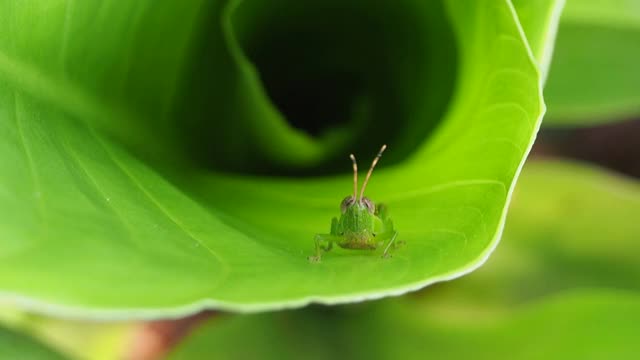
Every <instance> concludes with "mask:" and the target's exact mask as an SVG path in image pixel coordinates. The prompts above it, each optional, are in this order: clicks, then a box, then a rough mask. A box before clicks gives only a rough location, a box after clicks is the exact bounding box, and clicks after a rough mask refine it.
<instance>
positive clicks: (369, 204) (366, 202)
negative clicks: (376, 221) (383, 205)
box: [360, 197, 376, 214]
mask: <svg viewBox="0 0 640 360" xmlns="http://www.w3.org/2000/svg"><path fill="white" fill-rule="evenodd" d="M360 201H361V202H362V204H363V205H364V206H366V207H367V209H368V210H369V212H370V213H372V214H373V213H374V212H375V211H376V206H375V205H373V201H371V199H369V198H368V197H363V198H362V200H360Z"/></svg>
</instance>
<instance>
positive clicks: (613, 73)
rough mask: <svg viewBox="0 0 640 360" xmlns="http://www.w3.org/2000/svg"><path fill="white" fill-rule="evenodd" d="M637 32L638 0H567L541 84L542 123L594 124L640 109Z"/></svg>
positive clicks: (639, 34)
mask: <svg viewBox="0 0 640 360" xmlns="http://www.w3.org/2000/svg"><path fill="white" fill-rule="evenodd" d="M639 37H640V1H637V0H632V1H602V0H578V1H576V0H571V1H568V3H567V6H566V9H565V11H564V13H563V16H562V19H561V22H560V30H559V32H558V40H557V44H556V51H555V54H554V59H553V63H552V66H551V72H550V75H549V81H548V83H547V86H546V88H545V98H546V99H547V105H548V107H549V116H548V120H547V121H546V122H545V123H546V124H548V125H549V126H563V125H564V126H574V125H593V124H598V123H607V122H611V121H619V120H626V119H629V118H631V117H634V116H637V115H638V114H640V87H639V86H638V83H640V71H638V62H637V60H636V59H638V57H640V42H639V41H638V38H639Z"/></svg>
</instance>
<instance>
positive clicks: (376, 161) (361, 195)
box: [358, 145, 387, 201]
mask: <svg viewBox="0 0 640 360" xmlns="http://www.w3.org/2000/svg"><path fill="white" fill-rule="evenodd" d="M386 148H387V145H382V147H381V148H380V151H378V155H376V157H375V158H374V159H373V162H371V167H370V168H369V172H368V173H367V177H366V178H365V179H364V183H363V184H362V189H361V190H360V199H359V200H358V201H362V197H363V196H364V189H365V188H366V187H367V183H368V182H369V178H370V177H371V173H372V172H373V168H374V167H376V164H377V163H378V160H380V157H381V156H382V153H383V152H384V150H385V149H386Z"/></svg>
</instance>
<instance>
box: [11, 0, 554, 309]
mask: <svg viewBox="0 0 640 360" xmlns="http://www.w3.org/2000/svg"><path fill="white" fill-rule="evenodd" d="M154 3H155V2H151V1H149V2H136V3H135V4H133V3H132V4H129V5H126V6H115V5H114V6H111V5H106V4H104V5H102V3H101V2H100V3H98V2H89V1H87V2H83V3H82V4H78V3H75V2H73V3H72V2H64V1H61V0H59V1H57V2H47V6H36V5H37V4H39V5H42V4H44V3H43V2H42V1H37V0H33V1H32V2H31V3H30V4H31V5H29V6H27V5H21V6H18V5H15V4H14V3H11V2H9V3H3V4H2V5H0V12H2V13H3V14H11V16H10V17H9V18H11V19H12V21H10V22H3V23H2V24H1V25H0V26H1V27H0V34H2V35H1V37H0V54H2V58H1V59H2V61H0V77H2V79H3V81H2V82H0V154H1V155H0V156H1V159H2V163H3V166H4V167H3V169H4V171H2V172H1V173H0V204H1V205H0V238H2V239H3V241H2V243H1V245H0V294H1V296H0V297H1V298H2V299H4V300H9V301H11V302H14V303H16V304H18V305H19V306H21V307H25V308H29V309H32V310H35V311H38V312H47V313H50V314H55V315H72V316H92V317H101V318H105V317H108V318H123V317H159V316H178V315H182V314H186V313H191V312H195V311H198V310H201V309H203V308H218V309H227V310H234V311H261V310H268V309H276V308H282V307H297V306H303V305H305V304H308V303H310V302H320V303H326V304H334V303H344V302H353V301H361V300H364V299H372V298H379V297H383V296H388V295H397V294H402V293H405V292H407V291H411V290H416V289H419V288H422V287H424V286H427V285H429V284H432V283H434V282H437V281H442V280H448V279H453V278H456V277H459V276H461V275H463V274H465V273H468V272H470V271H472V270H474V269H475V268H477V267H478V266H480V265H481V264H482V263H483V262H484V261H485V260H486V259H487V257H488V256H489V255H490V253H491V251H492V250H493V249H494V248H495V246H496V245H497V243H498V241H499V239H500V233H501V229H502V227H503V223H504V219H505V216H506V208H507V205H508V202H509V198H510V195H511V192H512V190H513V188H514V186H515V181H516V178H517V176H518V173H519V169H520V168H521V166H522V164H523V162H524V159H525V157H526V155H527V153H528V151H529V149H530V147H531V145H532V143H533V139H534V137H535V133H536V132H537V129H538V127H539V123H540V120H541V117H542V114H543V112H544V105H543V103H542V99H541V96H540V93H541V90H540V76H539V74H538V71H537V69H536V66H535V61H534V59H533V56H532V55H531V52H530V50H529V48H528V46H527V44H526V42H525V39H524V37H523V35H522V30H521V28H520V26H519V24H518V22H517V17H516V14H515V11H514V9H513V7H512V6H511V5H510V3H509V2H507V1H496V2H491V3H476V2H468V3H462V2H458V1H446V2H444V7H442V6H440V5H439V3H430V4H429V5H425V3H424V2H411V1H407V2H403V3H401V4H402V5H399V4H394V5H387V6H386V7H381V8H380V9H378V11H377V12H376V14H378V15H377V16H380V14H391V13H390V11H391V10H396V9H402V10H403V12H400V13H401V14H405V15H406V14H407V13H408V14H414V15H416V16H418V15H420V16H427V15H425V14H430V15H428V16H434V17H436V18H439V19H447V20H448V22H449V23H448V24H447V23H444V24H441V25H442V27H441V28H439V30H440V31H442V32H446V31H453V33H454V34H455V41H456V47H457V54H458V57H457V59H452V58H450V59H449V63H452V62H453V61H454V60H456V61H457V62H456V64H457V73H456V75H457V82H456V84H455V92H454V94H453V98H452V100H451V104H450V105H449V107H448V108H447V112H446V115H445V116H444V118H443V119H442V120H441V122H440V123H439V124H438V125H437V127H436V128H435V129H434V130H433V132H432V133H430V134H429V136H428V138H427V139H425V137H426V134H427V133H428V131H427V130H428V129H430V126H431V127H432V125H433V124H431V125H429V124H430V121H433V120H434V119H432V118H430V117H429V114H431V115H433V113H434V112H433V109H431V108H430V107H431V105H429V106H426V105H424V104H426V103H424V102H423V100H424V93H423V92H422V90H423V88H422V87H416V86H417V85H412V84H413V81H412V80H411V78H410V77H407V76H409V75H411V74H413V72H412V70H411V68H404V67H403V66H404V65H405V64H404V63H403V62H401V61H400V60H397V59H396V60H397V61H399V62H398V63H397V64H396V63H392V64H391V68H394V69H395V67H396V66H397V67H398V69H403V70H402V74H404V76H405V77H400V78H401V79H403V82H402V83H398V86H400V85H402V87H400V90H398V91H401V92H406V93H407V94H410V95H411V97H410V100H411V101H410V102H409V103H407V104H404V105H405V107H403V108H402V110H403V111H406V112H407V113H410V114H412V115H411V117H410V119H411V120H410V121H409V122H408V123H407V124H409V125H410V126H409V127H407V128H403V130H402V131H400V132H399V134H400V137H401V140H399V141H398V142H397V144H398V149H399V150H397V151H398V154H400V153H405V155H406V154H409V153H410V154H411V156H410V157H401V156H399V155H394V150H393V149H394V148H393V147H390V150H389V154H388V155H389V158H390V159H393V158H394V156H396V157H397V159H396V160H400V159H402V161H401V162H397V163H396V164H395V165H394V166H389V167H387V168H382V169H379V170H377V171H376V173H375V174H374V176H373V179H372V182H371V184H370V187H369V192H368V195H369V196H370V197H371V198H372V199H374V200H376V201H381V202H384V203H386V204H388V206H389V208H390V213H391V216H392V217H393V219H394V222H395V225H396V227H397V229H398V230H399V232H400V237H399V239H400V240H404V241H406V243H407V245H406V246H405V247H404V248H401V249H400V250H398V252H397V253H396V254H395V256H394V257H393V258H392V259H390V260H382V259H380V257H379V256H378V255H376V254H371V253H365V252H353V251H352V252H348V251H335V252H332V253H330V254H327V255H326V256H325V258H324V259H323V262H322V263H321V264H310V263H309V262H308V261H307V260H306V257H307V256H308V255H310V254H311V252H312V249H313V241H312V239H313V235H314V234H315V233H318V232H326V231H327V230H328V228H329V224H330V221H331V217H333V216H336V215H338V213H339V210H338V205H339V202H340V200H341V199H342V197H343V196H344V195H345V194H346V193H348V192H349V191H350V189H351V185H350V183H351V180H350V176H349V175H347V174H345V175H341V176H333V177H315V178H294V177H289V178H267V177H259V176H248V175H247V176H240V175H229V174H227V175H223V174H222V173H221V172H213V171H210V170H207V169H206V168H204V167H202V166H197V165H195V164H193V162H191V161H190V160H187V159H186V158H182V156H184V154H183V152H181V150H183V149H182V148H175V147H177V146H178V144H180V143H181V140H179V139H176V137H179V136H178V135H175V134H173V133H172V130H171V129H172V126H177V124H178V123H179V122H180V119H181V117H180V116H177V117H172V116H170V115H168V114H171V113H173V112H172V109H173V110H175V111H177V112H178V113H181V112H180V111H178V110H176V109H182V108H183V107H184V106H185V104H188V101H187V100H188V97H189V96H190V95H192V94H198V93H201V90H203V87H202V86H204V85H202V84H200V85H198V84H196V85H198V86H196V85H193V83H192V82H191V80H187V79H186V78H188V76H187V75H184V74H185V73H188V72H189V71H195V70H197V69H199V67H198V66H197V65H198V64H199V63H198V61H199V60H200V57H199V56H195V55H194V54H196V55H199V54H200V51H202V49H200V48H198V46H195V45H193V46H191V45H188V44H195V43H199V42H198V40H197V39H202V38H205V39H208V38H209V37H210V38H211V39H212V42H213V44H214V45H215V44H217V45H220V44H219V43H218V42H216V41H217V40H216V39H218V38H222V37H223V34H222V33H221V32H222V31H221V30H220V29H217V28H216V29H217V30H216V31H217V32H216V31H213V30H211V29H210V28H208V27H206V26H203V24H202V23H199V22H198V21H205V20H206V21H208V20H210V19H209V15H210V14H213V15H216V16H217V15H220V14H222V10H221V9H222V5H221V4H222V3H214V4H210V5H208V6H205V5H202V4H200V3H196V2H188V3H186V4H183V3H180V4H178V3H176V4H173V3H163V5H162V6H159V7H156V6H151V4H154ZM172 4H173V5H172ZM434 4H435V5H434ZM401 6H402V7H401ZM309 9H311V10H313V8H307V13H306V14H307V15H306V16H307V18H297V17H294V18H291V19H286V20H287V21H302V22H304V21H306V20H308V19H309V18H313V17H314V14H315V13H314V12H313V11H311V10H309ZM355 9H360V11H362V6H361V7H359V8H355ZM199 10H202V11H204V14H206V15H207V16H205V15H202V16H198V15H196V14H199ZM352 10H353V9H352ZM383 10H388V11H383ZM430 10H436V11H441V12H440V13H438V12H432V11H431V12H430ZM309 11H311V12H309ZM354 11H355V10H354ZM365 14H366V13H365ZM213 15H212V16H213ZM445 16H446V17H445ZM249 18H250V17H249ZM225 19H226V18H225ZM395 19H396V20H397V21H405V20H406V19H404V18H399V17H396V18H395ZM420 19H423V18H422V17H421V18H420ZM238 21H239V25H238V27H239V29H240V30H238V33H237V34H238V36H239V37H240V36H241V35H242V31H241V29H244V27H243V26H244V25H242V24H243V23H242V21H241V20H238ZM182 23H184V27H183V26H182ZM402 23H403V22H402ZM436 23H437V22H436ZM440 23H442V21H441V22H440ZM88 24H91V25H92V26H91V27H90V28H91V29H92V30H87V31H83V30H84V29H85V28H86V27H88V26H89V25H88ZM102 24H108V25H102ZM398 24H400V23H398ZM170 25H171V26H170ZM179 25H180V26H179ZM225 26H226V25H225ZM247 26H248V25H247ZM449 26H450V27H451V29H449V28H448V27H449ZM174 28H179V29H180V30H179V31H178V32H176V33H174V32H173V29H174ZM24 29H28V30H24ZM107 29H108V30H107ZM225 29H227V27H225ZM214 30H215V29H214ZM422 30H424V31H426V30H425V29H422ZM431 30H434V31H435V30H438V29H431ZM247 31H248V30H247ZM94 32H95V33H94ZM11 34H20V35H19V36H10V35H11ZM440 35H441V34H440V33H437V32H436V33H430V34H429V38H430V39H431V41H436V40H437V39H440V37H439V36H440ZM345 36H346V35H345ZM421 39H423V38H421ZM391 43H393V41H391ZM214 45H211V46H213V47H214V48H213V49H209V51H210V52H212V53H209V56H212V57H213V58H216V59H218V58H217V57H215V56H213V55H212V54H218V52H216V51H214V50H216V49H217V50H220V49H218V48H216V47H215V46H217V45H215V46H214ZM450 45H451V44H440V46H443V47H446V46H450ZM232 46H233V45H232ZM194 48H198V49H200V50H198V51H196V50H193V49H194ZM351 48H352V47H351ZM185 49H190V50H185ZM232 49H233V47H232ZM349 49H350V47H347V49H346V50H345V49H343V50H342V51H347V52H348V50H349ZM429 49H430V48H428V47H425V49H421V51H428V50H429ZM156 50H157V52H156ZM220 54H221V55H220V57H221V58H222V59H223V60H220V63H219V64H218V63H214V67H213V70H212V71H214V72H216V73H218V72H219V73H220V74H222V73H225V71H226V70H228V69H229V67H224V66H223V65H224V64H225V63H226V60H224V59H225V56H227V55H228V54H227V55H224V52H220ZM156 55H157V56H159V57H160V58H161V59H160V60H159V62H156V61H155V59H156V58H155V56H156ZM423 55H424V54H423ZM51 59H58V60H59V61H57V62H56V61H53V60H51ZM226 59H227V60H229V59H231V60H234V61H239V62H242V61H246V59H245V60H243V59H241V58H238V54H236V55H235V56H230V57H227V58H226ZM231 60H229V61H231ZM147 63H148V66H147ZM244 65H247V64H244ZM234 66H235V65H234ZM165 68H166V71H167V74H166V76H165V74H163V71H164V69H165ZM231 68H233V66H231ZM235 68H236V69H237V68H238V67H237V66H236V67H235ZM241 68H242V69H246V68H245V67H241ZM180 69H188V70H189V71H186V70H184V71H181V70H180ZM225 69H226V70H225ZM243 71H244V70H243ZM431 71H432V72H433V73H437V71H434V70H433V69H431ZM427 73H431V72H427ZM235 74H236V75H237V73H235ZM243 74H244V73H243ZM246 75H247V74H244V75H242V76H240V75H238V76H239V77H237V78H236V77H234V78H233V79H232V80H228V81H229V82H230V83H231V84H236V83H237V84H238V88H235V87H233V88H234V89H239V90H238V91H239V92H240V95H238V94H235V93H234V92H233V91H226V90H227V89H226V88H221V87H218V88H217V90H216V92H214V93H213V95H214V99H215V101H216V104H217V103H218V102H220V103H223V102H225V101H229V102H230V103H233V104H235V105H234V106H237V108H238V109H240V108H244V109H250V105H252V104H253V103H254V102H256V101H258V100H256V99H257V98H256V97H255V96H257V95H256V94H255V93H251V94H249V95H251V96H249V95H247V94H246V93H245V92H247V91H249V90H247V89H254V90H255V91H257V90H256V88H255V86H257V85H256V83H252V84H253V85H251V84H249V85H247V84H244V85H242V84H243V83H244V82H245V81H247V80H246V78H245V77H246ZM202 76H203V77H204V78H206V77H207V76H209V75H207V74H203V75H202ZM185 77H186V78H185ZM391 78H394V79H395V78H396V76H392V77H391ZM242 79H244V80H242ZM405 80H406V81H405ZM440 80H442V79H440ZM225 81H227V80H225ZM223 83H224V82H223ZM175 84H182V85H181V86H184V91H179V92H178V91H176V90H175V89H174V85H175ZM213 84H214V85H215V83H213ZM191 85H193V88H191V87H189V86H191ZM201 85H202V86H201ZM214 85H212V84H209V86H210V87H211V86H213V87H215V86H214ZM217 85H219V84H217ZM258 85H259V84H258ZM421 86H422V85H421ZM450 86H451V84H449V83H439V82H435V83H430V85H428V87H427V88H431V89H432V90H436V91H437V89H438V88H445V89H447V88H449V87H450ZM181 89H182V88H181ZM258 90H260V89H258ZM174 92H175V93H174ZM194 96H195V95H194ZM235 96H238V97H237V98H236V97H235ZM434 96H435V95H434ZM438 96H439V95H438ZM251 99H253V100H251ZM200 100H202V99H200ZM193 101H194V103H193V105H194V108H196V110H193V111H194V114H196V113H198V111H199V110H198V109H197V108H198V106H201V105H202V104H200V103H198V99H194V100H193ZM236 101H238V102H236ZM155 105H157V106H155ZM423 105H424V106H425V107H429V109H427V108H423ZM432 105H433V104H432ZM256 106H257V108H256V109H259V108H260V107H261V105H260V104H259V103H257V102H256ZM251 109H252V110H251V111H254V110H255V111H258V110H256V109H253V108H251ZM227 110H229V109H226V110H225V111H227ZM225 111H222V112H220V113H216V114H217V115H219V116H220V117H219V118H217V117H213V120H211V123H213V124H215V125H214V126H218V125H220V132H219V133H217V134H218V135H216V136H220V137H225V136H227V135H228V137H229V138H234V137H235V136H238V132H237V131H235V132H234V131H231V130H232V129H233V127H231V128H230V127H228V126H227V125H224V124H234V119H236V117H235V116H236V114H235V113H225ZM265 111H266V110H265ZM245 115H246V114H244V115H243V114H238V115H237V116H238V119H240V120H241V122H240V123H241V124H242V123H244V124H254V126H249V129H250V130H247V131H249V132H251V131H256V129H258V130H259V129H260V126H259V125H255V120H256V119H261V117H260V116H258V115H259V113H258V115H256V114H252V115H250V116H249V115H246V116H245ZM264 116H265V119H266V118H267V117H268V116H269V115H268V114H266V113H265V115H264ZM156 117H157V122H154V121H152V120H151V119H156ZM248 118H251V119H253V120H251V121H253V122H251V121H249V120H246V119H248ZM242 119H244V120H242ZM247 121H248V122H247ZM391 124H392V123H391ZM165 125H166V126H165ZM154 126H156V128H154ZM229 126H231V125H229ZM138 127H139V128H140V129H147V130H148V129H153V130H154V131H155V130H156V129H157V139H156V137H151V134H154V135H156V133H155V132H149V131H147V132H145V131H142V130H140V131H138V130H139V129H138ZM174 130H175V129H174ZM236 130H238V129H236ZM409 130H411V131H409ZM202 132H203V133H206V131H205V130H203V131H202ZM171 134H173V137H172V135H171ZM416 134H417V135H420V136H419V137H417V136H416ZM198 136H200V135H198ZM198 136H196V135H194V138H197V137H198ZM283 136H285V135H283ZM279 139H280V138H278V137H273V138H269V139H265V140H264V141H267V140H268V142H267V143H268V144H271V145H274V146H276V147H277V148H278V149H277V150H276V151H281V150H282V149H283V147H280V146H281V145H282V144H279V143H278V142H279V141H280V140H279ZM156 140H157V142H156ZM245 142H248V143H251V141H245ZM240 143H241V144H242V143H243V142H242V141H241V142H240ZM267 143H261V144H258V145H256V146H258V148H260V146H262V147H263V148H264V146H266V145H265V144H267ZM411 144H414V145H415V146H417V150H411V148H412V146H414V145H411ZM379 145H380V144H379V143H378V144H371V145H369V146H374V147H377V146H379ZM390 145H393V143H390ZM167 146H173V147H174V148H172V147H169V148H166V147H167ZM242 146H244V145H242ZM252 146H253V145H252ZM403 146H405V147H406V148H404V149H403ZM285 147H286V146H285ZM158 148H164V151H165V152H167V151H169V152H172V151H173V152H175V156H176V158H175V159H174V160H176V159H178V160H179V159H182V162H181V164H180V165H181V166H177V165H176V163H175V162H167V163H162V164H160V165H158V161H157V160H158V159H159V157H158V155H157V153H154V151H155V149H158ZM131 149H135V150H131ZM244 149H245V150H246V149H249V148H244ZM174 150H175V151H174ZM236 150H237V151H236ZM134 154H135V155H134ZM140 154H144V155H140ZM243 154H244V152H243V150H242V149H233V150H232V151H231V152H215V156H216V157H217V158H227V160H229V159H231V160H234V159H236V158H237V159H238V161H242V159H244V158H243V156H244V155H243ZM263 155H264V154H263ZM358 155H362V156H363V157H364V159H365V161H366V160H368V159H367V155H369V154H360V153H359V154H358ZM371 155H373V154H371ZM264 156H265V157H268V158H271V159H272V160H273V162H274V163H278V162H279V161H280V160H278V159H279V158H278V156H280V155H277V154H268V153H267V154H266V155H264ZM295 156H296V155H292V158H291V159H290V161H291V163H292V164H293V163H296V160H295ZM140 157H142V158H144V159H147V158H152V159H155V160H153V161H148V162H145V161H142V160H140ZM292 159H293V160H292ZM385 159H386V158H385ZM385 159H383V160H382V161H383V162H384V161H385ZM245 160H246V159H245ZM343 162H344V166H341V167H344V170H345V173H346V172H347V171H348V170H349V166H350V165H349V163H348V159H346V157H345V159H344V160H343Z"/></svg>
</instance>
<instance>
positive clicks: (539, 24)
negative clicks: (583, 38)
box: [511, 0, 565, 79]
mask: <svg viewBox="0 0 640 360" xmlns="http://www.w3.org/2000/svg"><path fill="white" fill-rule="evenodd" d="M511 2H512V3H513V6H514V8H515V9H516V12H517V13H518V19H519V20H520V24H521V25H522V30H523V31H524V33H525V35H526V36H527V41H528V43H529V47H531V52H532V53H533V56H535V58H536V60H537V61H538V67H539V69H540V72H541V73H542V78H543V79H546V77H547V72H548V71H549V65H550V63H551V55H552V54H553V48H554V44H555V37H556V32H557V31H558V18H559V17H560V14H561V13H562V9H563V8H564V4H565V1H564V0H538V1H527V0H512V1H511Z"/></svg>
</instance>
